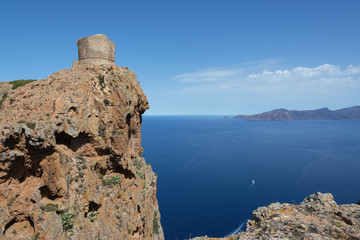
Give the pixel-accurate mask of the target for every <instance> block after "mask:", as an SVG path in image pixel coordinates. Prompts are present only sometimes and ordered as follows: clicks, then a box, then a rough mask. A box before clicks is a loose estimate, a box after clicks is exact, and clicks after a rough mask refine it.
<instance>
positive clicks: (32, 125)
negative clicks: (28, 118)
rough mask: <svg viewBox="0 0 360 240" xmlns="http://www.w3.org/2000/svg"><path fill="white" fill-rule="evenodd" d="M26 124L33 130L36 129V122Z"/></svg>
mask: <svg viewBox="0 0 360 240" xmlns="http://www.w3.org/2000/svg"><path fill="white" fill-rule="evenodd" d="M26 126H27V127H28V128H30V129H33V130H34V128H35V126H36V124H35V123H33V122H27V123H26Z"/></svg>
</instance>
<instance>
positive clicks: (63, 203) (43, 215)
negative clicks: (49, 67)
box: [0, 61, 164, 240]
mask: <svg viewBox="0 0 360 240" xmlns="http://www.w3.org/2000/svg"><path fill="white" fill-rule="evenodd" d="M9 85H10V84H9V83H2V84H1V85H0V87H1V89H0V93H2V92H7V96H6V98H5V99H4V101H3V103H2V107H1V110H0V239H29V240H30V239H109V240H110V239H111V240H113V239H164V237H163V230H162V227H161V224H160V213H159V208H158V203H157V199H156V179H157V176H156V174H155V173H154V172H153V171H152V169H151V166H150V165H148V164H146V163H145V160H144V158H142V157H141V154H142V152H143V149H142V147H141V132H140V128H141V119H142V118H141V115H142V114H143V113H144V111H145V110H146V109H147V108H148V101H147V99H146V97H145V95H144V93H143V91H142V89H141V87H140V84H139V82H138V81H137V78H136V75H135V74H134V73H133V72H131V71H130V70H128V69H127V68H124V67H118V66H116V65H115V64H105V65H102V64H99V63H98V62H96V61H95V62H91V61H88V62H86V64H85V63H82V64H79V63H78V62H75V63H74V66H73V67H72V68H71V69H66V70H62V71H59V72H57V73H54V74H52V75H51V76H49V77H48V78H46V79H44V80H38V81H35V82H32V83H30V84H28V85H26V86H23V87H19V88H17V89H15V90H11V89H10V88H11V87H9Z"/></svg>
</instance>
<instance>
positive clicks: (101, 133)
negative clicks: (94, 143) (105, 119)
mask: <svg viewBox="0 0 360 240" xmlns="http://www.w3.org/2000/svg"><path fill="white" fill-rule="evenodd" d="M105 130H106V127H105V126H104V125H99V127H98V132H99V136H100V137H102V138H105V137H106V132H105Z"/></svg>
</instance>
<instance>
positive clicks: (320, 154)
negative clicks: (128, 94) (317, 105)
mask: <svg viewBox="0 0 360 240" xmlns="http://www.w3.org/2000/svg"><path fill="white" fill-rule="evenodd" d="M142 146H143V148H144V154H143V156H144V157H145V159H146V161H147V163H151V165H152V168H153V170H154V172H155V173H157V175H158V183H157V187H158V190H157V198H158V201H159V205H160V213H161V223H162V226H163V228H164V233H165V239H167V240H168V239H170V240H173V239H177V240H182V239H185V238H189V237H195V236H203V235H208V236H211V237H224V236H226V235H228V234H230V233H232V232H234V231H235V230H237V229H239V226H241V225H243V227H242V228H241V229H242V230H244V229H245V227H246V224H244V223H245V221H246V220H247V219H250V218H251V213H252V211H253V210H255V209H256V208H258V207H260V206H266V205H269V204H270V203H272V202H282V203H283V202H287V203H300V202H301V201H302V200H303V199H304V198H305V197H307V196H308V195H310V194H312V193H316V192H323V193H325V192H330V193H332V194H333V195H334V198H335V201H336V202H337V203H339V204H344V203H356V202H357V201H358V200H359V199H360V121H279V122H255V121H244V120H240V119H221V116H206V117H204V116H146V115H145V116H143V126H142Z"/></svg>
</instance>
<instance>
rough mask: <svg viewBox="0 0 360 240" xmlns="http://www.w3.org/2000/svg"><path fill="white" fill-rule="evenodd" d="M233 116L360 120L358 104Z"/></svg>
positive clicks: (268, 119)
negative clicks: (343, 106)
mask: <svg viewBox="0 0 360 240" xmlns="http://www.w3.org/2000/svg"><path fill="white" fill-rule="evenodd" d="M234 118H239V119H244V120H250V121H286V120H360V106H353V107H348V108H342V109H338V110H335V111H332V110H330V109H328V108H321V109H317V110H304V111H297V110H287V109H275V110H272V111H269V112H264V113H259V114H255V115H238V116H236V117H234Z"/></svg>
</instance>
